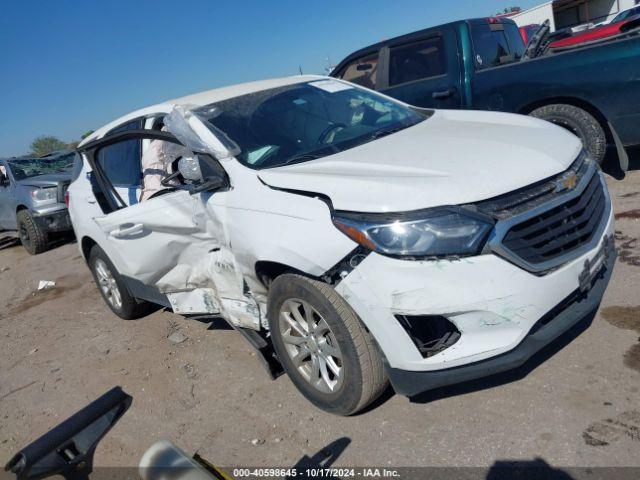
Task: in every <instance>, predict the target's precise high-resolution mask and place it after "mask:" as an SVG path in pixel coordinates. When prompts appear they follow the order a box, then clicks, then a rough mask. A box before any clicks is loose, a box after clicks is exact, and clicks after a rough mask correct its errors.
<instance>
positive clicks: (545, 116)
mask: <svg viewBox="0 0 640 480" xmlns="http://www.w3.org/2000/svg"><path fill="white" fill-rule="evenodd" d="M529 115H531V116H532V117H536V118H540V119H542V120H547V121H549V122H551V123H554V124H556V125H558V126H560V127H563V128H565V129H566V130H569V131H570V132H571V133H573V134H574V135H576V136H577V137H578V138H580V140H582V145H584V148H585V149H586V150H587V151H588V152H589V154H590V155H591V158H593V159H594V160H595V161H596V162H598V165H602V163H603V162H604V157H605V155H606V153H607V135H606V133H605V131H604V128H603V127H602V125H600V122H598V120H597V119H596V118H595V117H594V116H593V115H591V114H590V113H589V112H587V111H585V110H583V109H582V108H579V107H575V106H573V105H565V104H554V105H545V106H544V107H540V108H537V109H536V110H534V111H533V112H531V113H530V114H529Z"/></svg>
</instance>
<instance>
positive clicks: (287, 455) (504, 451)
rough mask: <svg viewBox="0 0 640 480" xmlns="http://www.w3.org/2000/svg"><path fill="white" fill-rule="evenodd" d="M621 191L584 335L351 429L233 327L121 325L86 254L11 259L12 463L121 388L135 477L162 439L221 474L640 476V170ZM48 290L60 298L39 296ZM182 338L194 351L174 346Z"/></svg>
mask: <svg viewBox="0 0 640 480" xmlns="http://www.w3.org/2000/svg"><path fill="white" fill-rule="evenodd" d="M609 185H610V189H611V191H612V195H613V197H614V203H615V209H616V213H617V214H618V218H619V219H618V223H617V230H618V233H617V246H618V249H619V251H620V256H619V260H618V262H617V266H616V270H615V272H614V276H613V279H612V282H611V284H610V286H609V289H608V291H607V293H606V296H605V298H604V301H603V304H602V308H601V309H600V311H599V313H598V314H597V315H596V316H595V318H594V319H593V323H592V325H591V326H590V327H589V328H588V329H587V330H586V331H584V333H582V334H581V335H579V336H578V337H577V338H575V340H573V341H572V342H571V343H568V342H567V341H561V342H560V343H558V344H555V345H554V346H553V347H552V348H550V349H547V350H545V351H544V352H542V353H541V354H539V355H537V356H536V357H535V358H534V359H533V360H532V361H531V362H530V363H529V364H527V365H526V366H525V367H523V368H521V369H519V370H517V371H515V372H513V373H509V374H505V375H499V376H497V377H492V378H490V379H486V380H482V381H478V382H473V383H471V384H468V385H463V386H458V387H455V388H447V389H443V390H440V391H437V392H433V393H430V394H428V395H424V396H423V397H421V398H419V399H417V401H415V402H410V401H409V400H408V399H406V398H404V397H399V396H394V395H393V393H392V392H388V394H387V395H385V397H384V398H383V399H382V400H381V401H380V402H378V403H377V404H376V405H374V406H373V407H372V408H370V409H368V411H366V412H365V413H363V414H361V415H358V416H355V417H352V418H340V417H335V416H331V415H329V414H325V413H323V412H321V411H319V410H317V409H315V408H314V407H313V406H312V405H311V404H310V403H309V402H307V401H306V400H305V399H304V398H303V397H302V396H301V395H300V394H299V393H298V392H297V390H296V389H295V388H294V387H293V385H292V384H291V382H290V381H289V379H288V378H287V377H280V378H279V379H278V380H276V381H271V380H270V379H269V378H268V377H267V375H266V374H265V372H264V370H263V368H262V366H261V365H260V363H259V361H258V359H257V358H256V357H255V354H254V353H253V352H252V350H251V348H250V347H249V346H248V344H246V343H245V340H244V339H243V338H241V337H240V335H238V334H237V333H235V332H234V331H233V330H230V329H229V328H226V327H225V324H224V322H222V321H220V322H218V323H216V322H214V323H213V324H211V325H209V324H205V323H199V322H197V321H193V320H186V319H185V318H183V317H181V316H179V315H174V314H172V313H169V312H165V311H159V312H156V313H155V314H153V315H151V316H149V317H146V318H144V319H142V320H138V321H131V322H127V321H124V320H120V319H119V318H117V317H115V316H114V315H113V314H112V313H111V312H110V311H109V310H108V309H107V307H106V306H105V304H104V303H103V301H102V299H101V297H100V296H99V294H98V291H97V289H96V287H95V286H94V284H93V281H92V279H91V276H90V274H89V271H88V269H87V268H86V266H85V264H84V262H83V260H82V258H81V256H80V253H79V252H78V248H77V245H76V244H67V245H64V246H61V247H58V248H55V249H53V250H51V251H49V252H46V253H44V254H42V255H39V256H37V257H32V256H29V255H28V254H27V253H26V252H25V251H24V249H23V248H22V247H21V246H19V245H18V246H14V247H10V248H5V249H3V250H0V305H1V306H2V309H1V310H0V339H1V342H2V345H1V348H0V463H4V462H5V461H7V460H8V458H9V457H10V456H11V455H12V454H13V453H14V452H16V451H17V450H18V449H19V448H20V447H22V446H24V445H26V444H27V443H28V442H30V441H32V440H34V439H35V438H36V437H38V436H39V435H41V434H42V433H44V432H46V431H47V430H48V429H49V428H51V427H53V426H54V425H55V424H57V423H58V422H60V421H61V420H63V419H65V418H66V417H68V416H69V415H71V414H72V413H74V412H75V411H76V410H78V409H79V408H81V407H83V406H84V405H85V404H87V403H88V402H90V401H91V400H93V399H94V398H96V397H98V396H99V395H100V394H102V393H104V392H105V391H107V390H108V389H110V388H111V387H113V386H115V385H120V386H122V388H123V389H124V390H125V391H126V392H128V393H130V394H131V395H133V397H134V402H133V406H132V407H131V409H130V410H129V412H128V413H127V414H126V416H125V417H124V419H123V420H121V422H120V423H119V424H118V425H117V426H116V427H115V428H114V429H113V430H112V431H111V433H110V434H109V435H108V436H107V437H106V438H105V440H104V441H103V442H102V444H101V446H100V447H99V449H98V451H97V454H96V464H97V465H100V466H133V465H136V464H137V462H138V460H139V458H140V456H141V455H142V453H143V452H144V451H145V449H146V448H147V447H148V446H150V445H151V444H152V443H154V442H155V441H156V440H159V439H162V438H167V439H171V440H172V441H174V442H175V443H177V444H178V445H179V446H181V447H182V448H183V449H185V450H186V451H187V452H190V453H193V452H196V451H197V452H199V453H200V455H202V456H203V457H205V458H207V459H208V460H210V461H211V462H213V463H215V464H217V465H224V466H231V465H253V466H282V467H287V466H288V467H291V466H294V465H295V464H297V463H298V462H300V461H301V460H304V459H309V458H312V459H315V460H318V459H324V458H325V457H327V456H329V457H331V460H330V462H335V463H333V464H334V466H367V465H377V466H381V467H383V466H387V465H393V466H484V467H489V466H491V465H494V464H495V462H503V461H523V462H528V461H534V460H535V461H536V462H547V463H548V464H550V465H553V466H557V467H569V466H640V338H639V336H640V243H639V240H638V239H640V220H639V217H640V210H639V209H640V171H637V170H636V171H633V172H631V173H629V174H628V176H627V177H626V178H625V179H624V180H622V181H617V180H614V179H613V178H609ZM39 280H53V281H55V282H56V287H55V289H53V290H49V291H45V292H37V286H38V281H39ZM176 331H180V332H181V333H182V334H183V335H184V336H186V338H187V339H186V340H185V341H184V342H182V343H179V344H174V343H172V342H170V341H169V340H168V336H169V335H170V334H171V333H174V332H176ZM536 459H538V460H536Z"/></svg>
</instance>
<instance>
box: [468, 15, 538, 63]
mask: <svg viewBox="0 0 640 480" xmlns="http://www.w3.org/2000/svg"><path fill="white" fill-rule="evenodd" d="M471 37H472V39H473V48H474V50H475V53H476V58H475V61H476V68H477V69H478V70H484V69H487V68H492V67H497V66H499V65H506V64H508V63H513V62H517V61H519V60H520V59H521V58H522V55H523V54H524V51H525V45H524V41H523V40H522V36H521V35H520V32H519V31H518V27H517V26H516V25H514V24H511V23H507V24H489V23H487V24H481V25H478V24H476V25H472V26H471Z"/></svg>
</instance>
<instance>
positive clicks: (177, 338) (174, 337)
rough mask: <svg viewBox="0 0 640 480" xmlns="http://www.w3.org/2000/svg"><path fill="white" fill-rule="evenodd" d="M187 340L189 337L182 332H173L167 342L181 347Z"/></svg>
mask: <svg viewBox="0 0 640 480" xmlns="http://www.w3.org/2000/svg"><path fill="white" fill-rule="evenodd" d="M187 338H188V337H187V336H186V335H185V334H184V333H182V332H173V333H172V334H171V335H169V336H168V337H167V340H169V341H170V342H171V343H173V344H174V345H179V344H180V343H182V342H184V341H186V340H187Z"/></svg>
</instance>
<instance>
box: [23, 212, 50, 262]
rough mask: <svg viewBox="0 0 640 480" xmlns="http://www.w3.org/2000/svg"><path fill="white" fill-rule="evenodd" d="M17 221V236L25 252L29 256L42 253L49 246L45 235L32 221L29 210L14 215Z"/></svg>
mask: <svg viewBox="0 0 640 480" xmlns="http://www.w3.org/2000/svg"><path fill="white" fill-rule="evenodd" d="M16 219H17V221H18V235H19V236H20V241H21V242H22V245H23V246H24V248H25V250H26V251H27V252H29V253H30V254H31V255H37V254H39V253H42V252H44V251H45V250H46V249H47V246H48V244H49V241H48V238H47V234H46V232H44V231H43V230H42V229H41V228H40V227H39V226H38V224H37V223H36V221H35V220H34V219H33V215H31V212H29V210H20V211H19V212H18V214H17V215H16Z"/></svg>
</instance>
